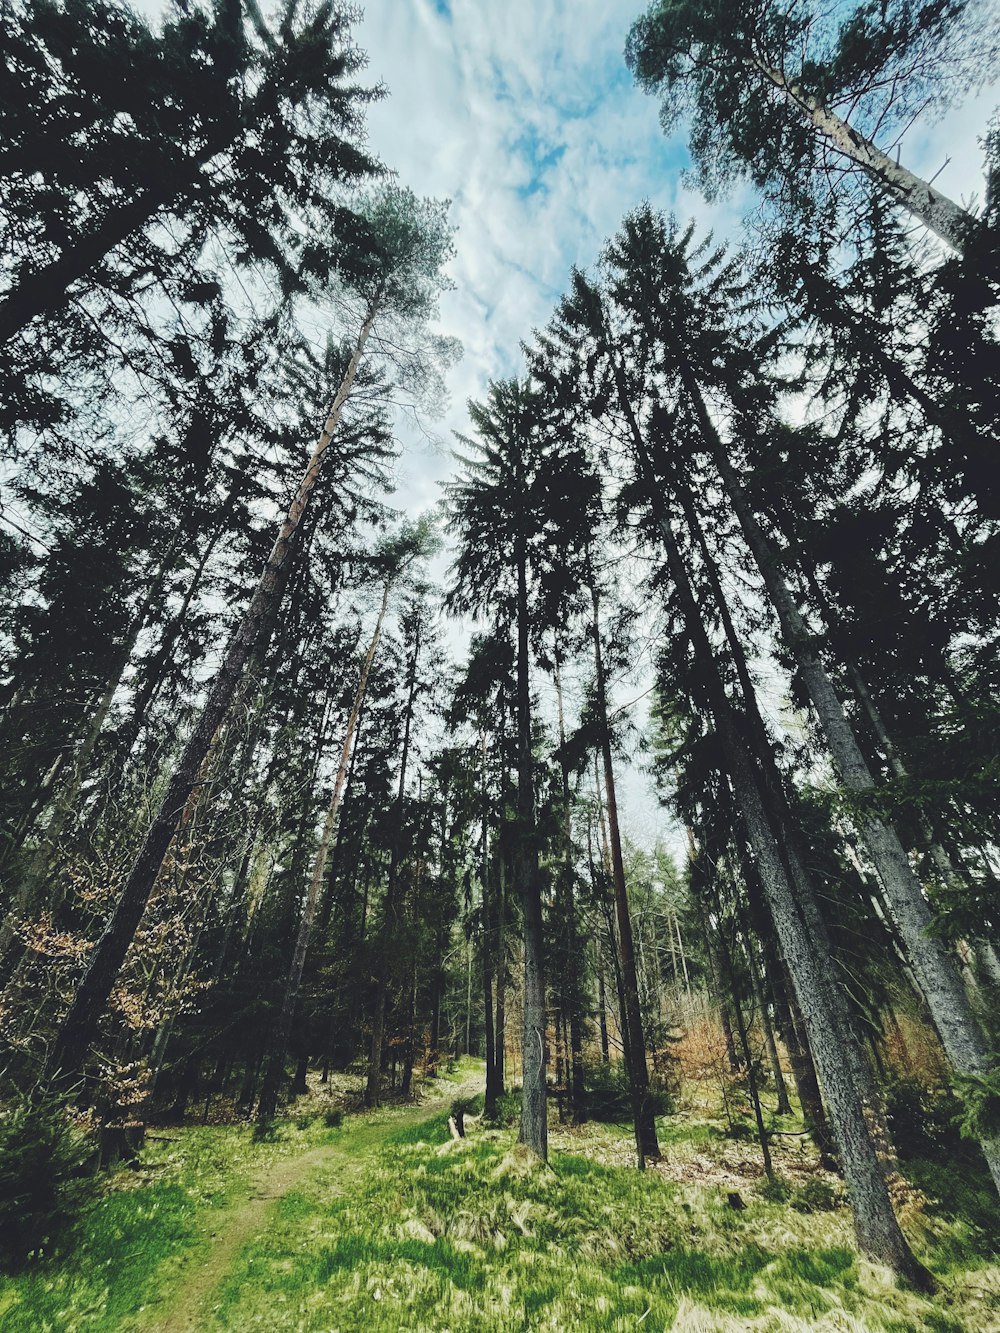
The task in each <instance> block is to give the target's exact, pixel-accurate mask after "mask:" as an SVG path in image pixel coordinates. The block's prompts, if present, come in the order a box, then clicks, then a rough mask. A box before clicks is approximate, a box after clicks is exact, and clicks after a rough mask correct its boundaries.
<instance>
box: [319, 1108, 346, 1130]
mask: <svg viewBox="0 0 1000 1333" xmlns="http://www.w3.org/2000/svg"><path fill="white" fill-rule="evenodd" d="M343 1123H344V1113H343V1111H342V1110H341V1109H340V1107H339V1106H337V1107H333V1106H331V1108H330V1109H329V1111H325V1112H324V1113H323V1124H324V1125H326V1127H327V1129H339V1128H340V1127H341V1125H342V1124H343Z"/></svg>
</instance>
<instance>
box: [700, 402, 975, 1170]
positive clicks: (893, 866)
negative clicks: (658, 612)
mask: <svg viewBox="0 0 1000 1333" xmlns="http://www.w3.org/2000/svg"><path fill="white" fill-rule="evenodd" d="M689 395H690V396H691V397H692V401H693V404H694V407H695V410H696V412H697V413H698V416H699V420H700V424H701V428H702V433H703V435H704V437H705V440H706V443H708V444H709V445H710V447H711V449H712V455H713V458H714V460H715V464H716V467H717V468H718V470H719V473H720V475H721V477H722V479H723V484H724V485H725V488H726V492H727V494H728V496H729V499H730V502H731V504H732V506H733V509H734V510H735V512H736V516H737V518H738V519H739V522H740V527H741V530H742V532H743V535H744V538H745V540H746V542H747V545H748V546H749V547H750V550H751V552H752V554H753V557H754V560H755V562H756V564H757V567H758V569H759V570H760V573H761V577H762V578H763V580H764V584H765V586H766V588H767V592H768V596H769V597H770V600H771V603H772V605H773V606H774V609H775V611H776V613H777V616H778V621H779V623H780V626H781V631H782V637H783V638H784V640H785V642H786V644H787V645H788V647H789V648H790V649H791V651H792V652H793V654H794V656H795V661H796V664H797V666H798V668H799V672H800V674H801V677H802V681H803V683H804V684H805V687H806V689H807V691H808V693H809V698H810V700H811V702H812V704H813V707H814V708H815V710H816V715H817V717H818V718H819V722H820V726H821V727H822V729H823V734H824V735H825V737H826V739H827V743H828V745H829V747H830V752H831V754H832V756H833V759H834V762H835V764H836V765H837V769H838V771H839V773H840V777H841V780H842V781H843V783H844V786H845V787H846V788H847V790H848V791H849V792H851V793H853V794H856V795H859V796H861V797H862V798H864V797H870V796H872V795H874V793H875V792H876V784H875V781H874V779H873V777H872V775H871V772H870V770H869V768H868V765H867V763H866V761H865V758H864V755H863V753H862V751H861V747H860V746H859V744H858V741H857V737H856V736H855V734H854V729H853V727H852V726H851V723H850V722H849V720H848V718H847V715H846V714H845V712H844V709H843V705H842V704H841V702H840V699H839V698H838V697H837V693H836V691H835V690H834V688H833V683H832V681H831V680H830V677H829V675H828V674H827V671H826V668H825V666H824V665H823V663H822V661H821V660H820V657H819V654H818V653H817V652H816V650H815V649H814V648H813V646H812V637H811V635H810V631H809V627H808V626H807V625H806V623H805V621H804V619H803V617H802V615H801V613H800V612H799V609H798V607H797V606H796V605H795V602H794V599H793V598H792V595H791V593H790V591H789V589H788V586H787V585H786V583H785V581H784V579H783V578H782V576H781V573H780V570H779V566H778V561H777V558H776V556H775V554H774V552H773V550H772V549H771V545H770V543H769V542H768V540H767V538H766V537H765V536H764V533H763V530H762V529H761V527H760V524H759V523H758V522H757V519H756V517H755V516H754V514H753V512H752V510H751V508H750V505H749V503H748V502H747V498H746V493H745V492H744V490H743V487H742V486H741V484H740V482H739V480H738V478H737V475H736V470H735V469H734V467H733V465H732V463H731V462H730V461H729V458H728V455H727V454H726V451H725V448H724V446H723V444H722V441H721V439H720V438H719V436H718V433H717V432H716V430H715V427H714V425H713V423H712V421H711V419H710V417H709V415H708V410H707V408H706V407H705V403H704V400H703V399H702V397H701V393H700V391H699V390H698V389H697V388H696V387H694V386H692V385H689ZM856 818H857V822H858V826H859V828H860V830H861V833H862V836H863V837H864V840H865V844H866V846H867V848H868V851H869V853H870V854H871V858H872V861H873V862H874V864H875V868H876V870H877V871H878V874H879V878H880V880H881V881H882V887H883V890H884V892H885V897H886V901H887V902H888V904H889V907H890V910H891V911H892V915H893V919H894V922H895V924H896V927H897V929H898V931H899V934H900V937H901V939H902V940H903V943H904V945H905V947H906V952H907V955H908V957H909V961H910V965H911V967H912V969H913V973H914V976H915V977H916V980H917V983H918V985H919V987H920V991H921V993H922V995H923V996H924V999H925V1000H926V1002H927V1007H928V1009H929V1011H930V1014H931V1019H932V1021H933V1023H934V1026H935V1028H936V1030H937V1033H938V1036H939V1037H940V1038H941V1042H942V1045H943V1046H944V1049H945V1051H946V1053H947V1055H948V1058H949V1060H950V1062H951V1064H952V1066H953V1068H954V1069H955V1071H956V1072H957V1073H959V1074H964V1075H972V1076H975V1077H980V1078H981V1077H984V1076H987V1075H989V1074H990V1073H991V1072H992V1070H993V1068H994V1064H993V1060H992V1057H991V1053H990V1049H989V1045H988V1043H987V1041H986V1038H985V1035H984V1033H983V1031H982V1029H981V1028H980V1026H979V1022H978V1019H977V1017H976V1014H975V1013H974V1011H973V1009H972V1006H971V1004H970V1002H969V998H968V995H967V994H966V991H965V987H964V986H963V984H962V978H961V976H960V974H959V971H958V968H957V967H956V966H955V964H954V962H953V960H952V958H951V957H950V955H949V954H948V950H947V948H946V946H945V944H944V942H943V941H942V940H941V939H939V938H937V937H936V936H935V935H934V934H933V914H932V912H931V909H930V904H929V903H928V902H927V899H926V898H925V897H924V894H923V890H922V889H921V887H920V884H919V882H918V881H917V878H916V876H915V875H914V873H913V870H912V867H911V866H910V863H909V860H908V859H907V855H906V852H905V850H904V848H903V845H902V843H901V842H900V840H899V837H898V835H897V833H896V831H895V829H894V828H893V827H892V826H891V825H890V824H887V823H885V822H884V821H883V820H881V819H880V818H878V816H877V815H876V814H875V813H874V812H869V811H865V810H861V811H860V812H859V813H858V815H857V816H856ZM980 1143H981V1146H982V1149H983V1153H984V1155H985V1157H986V1161H987V1164H988V1166H989V1169H990V1174H991V1175H992V1177H993V1181H994V1184H995V1185H996V1188H997V1190H998V1191H1000V1136H996V1135H993V1134H984V1135H982V1136H981V1137H980Z"/></svg>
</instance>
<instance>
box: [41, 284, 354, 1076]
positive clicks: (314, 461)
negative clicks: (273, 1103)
mask: <svg viewBox="0 0 1000 1333" xmlns="http://www.w3.org/2000/svg"><path fill="white" fill-rule="evenodd" d="M375 315H376V307H375V306H374V305H373V306H372V307H370V308H369V310H368V313H367V314H366V316H365V319H364V322H363V323H362V325H361V329H360V331H359V333H358V338H357V341H356V343H355V345H354V350H353V352H352V354H351V359H350V361H349V362H348V365H347V369H346V371H345V373H344V378H343V380H342V381H341V384H340V387H339V389H338V390H337V394H336V396H335V398H334V400H333V404H332V406H331V408H330V412H329V414H328V416H327V419H326V422H325V423H324V426H323V430H322V432H321V434H320V437H319V440H318V441H317V443H316V446H315V448H314V449H313V452H312V456H311V457H310V459H309V463H308V466H307V467H306V470H305V474H304V475H303V478H302V481H301V482H300V483H299V487H298V490H297V491H296V493H295V498H294V499H293V500H292V503H291V505H290V506H289V508H288V512H287V514H286V516H285V518H284V521H283V522H282V524H281V526H280V528H279V529H278V534H277V537H276V539H275V543H274V546H273V547H272V549H271V554H270V556H269V557H268V560H267V564H266V565H265V566H264V570H263V572H262V574H261V576H260V579H259V581H258V584H257V587H256V590H255V591H254V594H253V597H252V598H251V600H250V605H249V606H248V607H247V610H246V612H245V613H244V615H243V618H242V620H241V622H240V624H239V625H238V626H237V628H236V630H235V632H234V633H233V635H232V637H231V638H230V640H229V643H228V644H227V646H226V650H225V653H224V655H223V658H222V663H221V665H220V667H219V670H218V672H217V673H216V676H215V679H214V681H213V682H212V686H211V688H210V690H209V694H208V698H207V700H206V702H205V705H204V707H203V709H202V712H201V716H200V717H199V719H198V722H197V724H196V726H195V729H194V731H193V732H192V734H191V736H190V737H189V738H188V742H187V744H186V745H185V747H184V750H183V752H182V753H181V757H180V759H179V761H178V763H177V767H176V768H175V769H174V773H173V775H172V777H171V779H170V781H169V783H168V784H167V790H166V793H165V795H164V797H163V800H162V802H161V804H160V808H159V810H158V811H157V813H156V815H155V816H154V818H153V821H152V823H151V824H150V826H149V829H148V831H147V833H146V837H145V838H144V840H143V843H142V846H141V847H140V849H139V852H138V854H137V855H136V858H135V860H134V861H133V863H132V869H131V871H130V872H129V876H128V878H127V880H126V881H125V887H124V888H123V889H122V892H121V895H120V897H119V899H118V902H117V904H116V905H115V908H114V911H113V912H112V914H111V919H110V920H109V922H108V924H107V926H106V928H105V930H104V933H103V935H102V936H101V938H100V939H99V940H98V942H97V944H96V945H95V947H94V949H93V951H92V952H91V955H90V962H89V964H88V967H87V970H86V972H85V973H84V976H83V978H82V980H81V981H80V984H79V986H78V987H77V990H76V994H75V995H74V997H73V1000H72V1003H71V1004H70V1008H69V1011H68V1013H67V1015H66V1017H65V1019H64V1020H63V1023H62V1026H61V1028H60V1030H59V1032H58V1034H57V1036H56V1040H55V1042H54V1044H53V1047H52V1050H51V1053H50V1055H49V1059H48V1062H47V1073H48V1074H50V1075H53V1076H56V1077H58V1078H59V1080H60V1081H61V1082H62V1083H63V1085H64V1086H67V1087H71V1086H72V1085H73V1084H74V1083H75V1082H76V1081H77V1078H78V1076H79V1075H80V1073H81V1072H82V1070H83V1066H84V1064H85V1062H86V1059H87V1054H88V1052H89V1050H90V1046H91V1043H92V1042H93V1040H94V1038H95V1037H96V1035H97V1029H98V1024H99V1023H100V1020H101V1016H102V1014H103V1012H104V1009H105V1006H106V1005H107V1002H108V997H109V996H110V994H111V990H112V987H113V986H114V984H115V980H116V978H117V976H118V972H119V970H120V968H121V965H122V963H123V962H124V960H125V955H126V953H127V952H128V948H129V945H130V944H131V943H132V940H133V938H134V936H135V932H136V930H137V928H138V926H139V922H140V920H141V918H142V914H143V912H144V910H145V908H146V903H147V902H148V900H149V895H150V893H151V892H152V888H153V884H154V883H155V881H156V877H157V874H158V873H159V869H160V866H161V865H162V863H163V858H164V857H165V856H166V854H167V849H168V848H169V846H170V843H171V840H172V838H173V835H174V829H175V827H176V823H177V819H178V817H179V815H180V813H181V811H182V810H183V809H184V806H185V804H186V802H187V800H188V797H189V796H190V794H191V790H192V788H193V787H194V784H195V782H196V780H197V776H198V770H199V769H200V767H201V764H202V761H203V759H204V758H205V755H206V754H207V753H208V749H209V746H210V745H211V743H212V738H213V737H214V735H215V733H216V731H217V730H218V729H219V727H220V726H221V724H222V722H223V721H224V719H225V717H226V714H227V712H228V711H229V707H230V704H231V703H232V700H233V697H234V695H235V693H236V690H237V688H238V686H239V683H240V680H241V679H242V676H243V672H244V669H245V667H246V664H247V660H248V658H249V657H250V654H251V652H252V651H253V647H254V644H255V643H256V641H257V638H258V634H259V632H260V630H261V627H262V625H263V624H264V623H265V621H266V620H267V619H268V617H269V615H270V613H271V612H272V610H273V609H274V605H275V602H276V590H277V589H278V588H279V587H280V586H281V585H282V584H283V583H284V580H283V578H282V575H283V573H284V571H285V568H286V565H287V562H288V559H289V555H290V552H291V549H292V539H293V537H294V535H295V532H296V529H297V528H298V526H299V523H300V522H301V520H302V516H303V514H304V513H305V510H306V506H307V505H308V503H309V499H310V496H311V494H312V491H313V488H314V487H315V485H316V482H317V480H318V478H319V474H320V471H321V469H322V466H323V459H324V455H325V454H326V451H327V449H328V448H329V445H330V442H331V441H332V439H333V436H334V433H335V431H336V429H337V426H338V423H339V421H340V416H341V413H342V412H343V409H344V404H345V403H346V402H347V399H348V397H349V396H350V393H351V389H352V387H353V385H354V380H355V377H356V376H357V373H358V367H359V365H360V364H361V358H362V356H363V354H364V349H365V344H366V343H367V341H368V337H369V335H370V333H371V330H372V326H373V325H374V323H375Z"/></svg>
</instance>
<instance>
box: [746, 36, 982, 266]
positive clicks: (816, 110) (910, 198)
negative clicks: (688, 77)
mask: <svg viewBox="0 0 1000 1333" xmlns="http://www.w3.org/2000/svg"><path fill="white" fill-rule="evenodd" d="M750 63H751V64H752V65H753V66H754V68H756V69H757V70H759V71H760V73H761V74H763V76H764V78H765V79H766V80H767V81H768V82H769V83H770V84H771V85H772V87H774V88H777V89H778V91H779V92H780V93H782V94H783V96H784V97H785V98H787V100H788V101H789V102H791V103H792V105H793V106H795V107H796V108H797V109H798V110H799V112H800V113H801V114H802V116H803V117H804V118H805V119H806V120H808V121H809V123H810V124H811V125H812V126H813V128H814V129H815V130H816V131H817V133H818V134H819V135H820V137H821V138H822V139H823V140H824V141H825V142H826V143H828V144H829V145H830V147H831V148H833V149H834V150H835V152H837V153H840V154H841V156H842V157H846V158H847V159H848V161H850V162H853V163H854V164H855V165H856V166H859V167H860V168H861V170H862V171H863V172H864V173H865V175H866V176H868V177H869V179H870V180H873V181H874V182H875V184H876V185H878V186H879V187H880V188H881V189H883V190H884V191H885V192H886V193H887V194H888V195H889V196H890V197H891V198H892V199H894V200H895V201H896V203H898V204H899V205H900V206H901V207H903V208H905V209H906V210H907V211H908V212H910V213H912V214H913V216H914V217H915V218H919V219H920V221H921V222H922V223H923V224H924V225H925V226H926V227H929V228H930V230H931V231H932V232H934V234H935V236H939V237H940V238H941V240H942V241H944V243H945V245H947V246H950V247H951V249H952V250H956V251H957V252H958V253H959V254H962V253H963V252H964V250H965V247H966V245H967V244H968V242H969V239H970V238H971V236H972V235H973V234H974V232H975V231H977V230H978V229H979V227H980V225H981V224H980V223H979V222H978V221H977V219H976V218H975V217H973V215H972V214H971V213H968V212H966V210H965V209H964V208H960V207H959V205H958V204H956V203H955V202H954V200H952V199H949V198H948V196H947V195H944V194H942V193H941V192H940V190H936V189H935V188H934V186H933V185H931V184H930V183H929V182H928V181H925V180H923V179H922V178H921V177H920V176H915V175H914V174H913V172H912V171H909V170H907V168H906V167H904V166H901V165H900V164H899V163H898V162H895V161H894V160H893V159H892V158H891V157H890V156H889V155H888V153H883V152H882V150H881V148H877V147H876V146H875V144H873V143H872V142H871V141H870V140H869V139H866V138H864V136H863V135H861V134H859V133H858V131H857V130H855V129H854V128H853V127H852V126H850V125H848V123H847V122H846V121H845V120H841V118H840V117H839V116H837V115H835V114H834V113H833V112H832V111H829V110H827V108H826V107H824V106H823V105H822V103H821V102H819V101H818V100H817V99H816V98H815V97H812V96H811V95H810V94H809V93H807V92H805V91H804V89H802V88H800V87H798V86H797V85H796V84H794V83H791V82H790V81H789V80H788V79H787V78H786V77H785V75H784V74H783V73H782V72H781V70H779V69H775V68H774V66H772V65H768V64H767V63H766V62H765V61H763V60H761V59H759V58H758V57H757V56H753V57H751V59H750Z"/></svg>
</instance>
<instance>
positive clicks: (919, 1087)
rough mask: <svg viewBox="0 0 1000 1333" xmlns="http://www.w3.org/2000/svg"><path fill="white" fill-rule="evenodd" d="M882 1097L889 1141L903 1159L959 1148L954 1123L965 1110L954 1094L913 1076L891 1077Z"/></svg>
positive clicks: (958, 1149)
mask: <svg viewBox="0 0 1000 1333" xmlns="http://www.w3.org/2000/svg"><path fill="white" fill-rule="evenodd" d="M885 1099H886V1117H887V1119H888V1122H889V1129H890V1132H891V1134H892V1141H893V1143H894V1144H895V1145H896V1151H897V1152H898V1153H899V1155H900V1157H902V1158H903V1159H904V1160H908V1159H912V1158H915V1157H930V1158H937V1159H941V1158H942V1157H943V1156H945V1155H952V1154H954V1153H955V1152H957V1151H960V1149H961V1144H960V1141H959V1135H958V1133H957V1132H956V1122H957V1120H958V1118H959V1116H960V1115H962V1114H963V1113H965V1114H967V1112H963V1107H962V1105H961V1103H960V1102H959V1100H958V1098H957V1097H956V1096H955V1095H954V1093H952V1092H950V1091H949V1090H948V1089H946V1088H929V1087H927V1085H926V1084H925V1083H923V1082H921V1081H920V1080H919V1079H916V1078H895V1079H892V1080H891V1081H890V1082H889V1083H888V1084H887V1086H886V1092H885Z"/></svg>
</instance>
